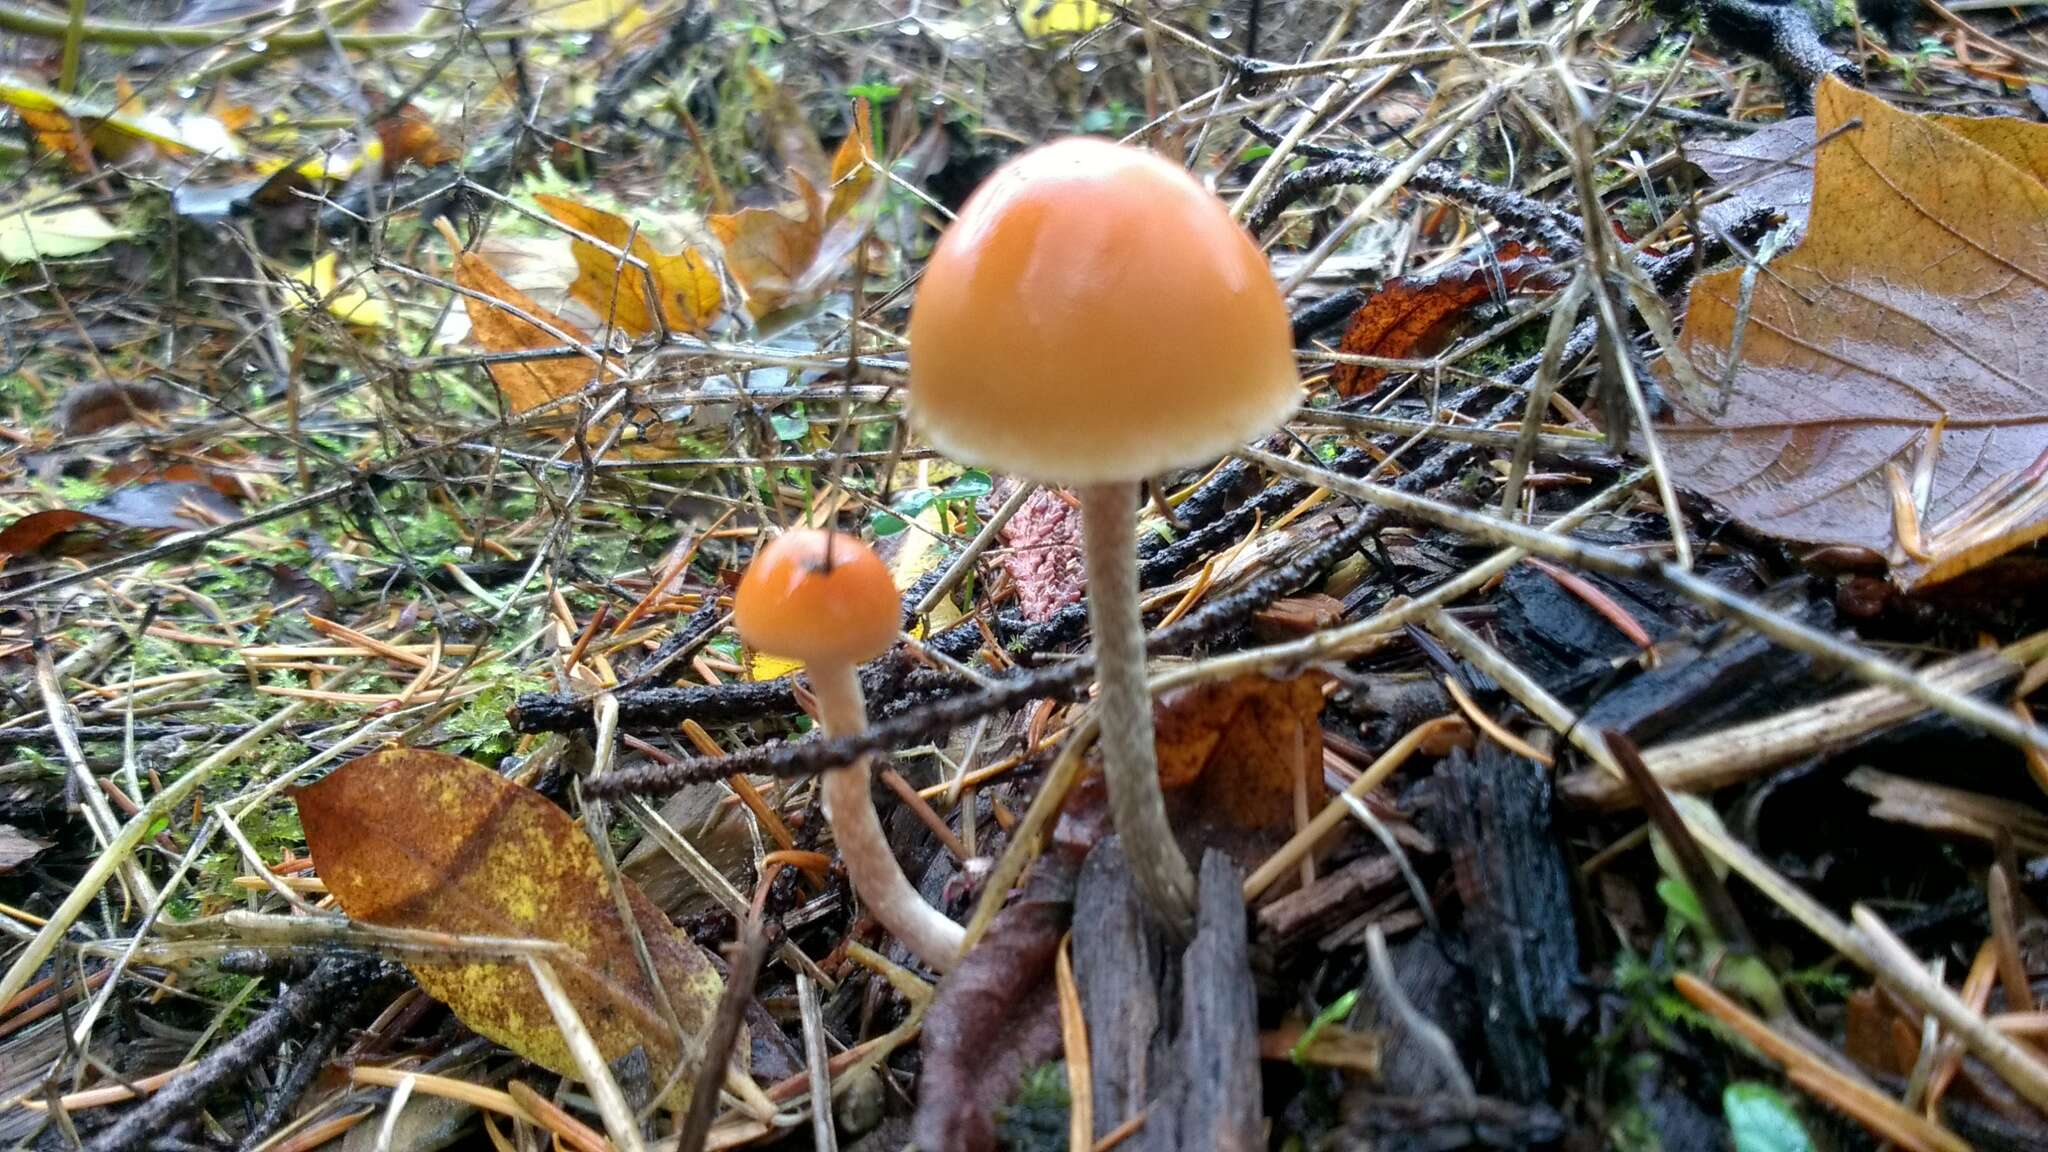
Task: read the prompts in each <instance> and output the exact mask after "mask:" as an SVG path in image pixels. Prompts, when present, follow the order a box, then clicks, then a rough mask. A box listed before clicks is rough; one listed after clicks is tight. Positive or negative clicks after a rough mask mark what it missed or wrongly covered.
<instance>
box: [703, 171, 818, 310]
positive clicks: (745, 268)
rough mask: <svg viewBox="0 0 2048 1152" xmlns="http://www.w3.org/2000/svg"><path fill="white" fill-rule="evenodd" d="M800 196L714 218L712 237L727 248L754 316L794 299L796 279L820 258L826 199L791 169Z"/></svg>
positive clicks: (729, 261)
mask: <svg viewBox="0 0 2048 1152" xmlns="http://www.w3.org/2000/svg"><path fill="white" fill-rule="evenodd" d="M789 179H790V182H791V183H792V184H794V185H796V189H797V199H796V200H795V201H794V202H792V203H788V204H780V205H777V206H776V207H773V208H742V209H740V210H739V211H737V212H728V213H724V214H721V215H717V216H713V217H711V219H710V225H711V232H712V235H714V236H716V237H718V242H719V243H720V244H722V245H724V246H725V263H726V267H728V268H730V269H732V275H733V279H735V280H738V281H739V282H740V287H742V288H744V289H746V292H747V310H748V311H749V312H751V313H753V315H754V317H755V318H756V319H759V318H760V317H762V316H766V315H767V314H769V313H770V312H773V311H775V310H776V309H778V308H780V307H782V306H783V305H784V304H787V303H790V302H791V301H792V300H793V299H794V298H795V295H796V286H797V282H798V281H799V280H801V279H802V278H803V275H804V273H805V272H807V271H809V270H810V267H811V262H812V261H813V260H814V259H816V258H817V255H818V246H819V244H820V243H821V242H822V241H823V240H824V237H825V232H824V228H825V222H824V208H823V201H822V199H821V198H820V197H819V195H818V189H817V187H816V186H815V185H813V184H812V183H811V182H810V181H809V180H808V179H806V178H805V177H804V174H803V173H801V172H798V171H797V170H796V169H794V168H792V169H790V170H789Z"/></svg>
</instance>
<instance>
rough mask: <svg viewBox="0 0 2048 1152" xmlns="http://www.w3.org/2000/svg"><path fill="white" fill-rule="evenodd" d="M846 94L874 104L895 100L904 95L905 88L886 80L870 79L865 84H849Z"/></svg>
mask: <svg viewBox="0 0 2048 1152" xmlns="http://www.w3.org/2000/svg"><path fill="white" fill-rule="evenodd" d="M846 94H847V95H848V96H850V97H852V98H853V99H855V100H866V101H868V102H870V103H873V104H880V103H882V102H883V101H885V100H894V99H895V98H897V97H898V96H901V95H903V89H902V88H900V87H898V86H897V85H894V84H890V83H887V82H885V81H881V80H870V81H868V82H867V83H865V84H849V85H847V88H846Z"/></svg>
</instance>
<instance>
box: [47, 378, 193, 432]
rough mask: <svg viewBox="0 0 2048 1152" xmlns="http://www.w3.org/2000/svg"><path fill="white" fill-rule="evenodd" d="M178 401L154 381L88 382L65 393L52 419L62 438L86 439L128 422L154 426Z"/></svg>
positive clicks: (176, 397)
mask: <svg viewBox="0 0 2048 1152" xmlns="http://www.w3.org/2000/svg"><path fill="white" fill-rule="evenodd" d="M178 401H179V395H178V393H177V392H176V391H175V390H173V389H172V388H171V387H170V386H168V385H165V384H159V383H157V382H156V381H154V380H92V381H87V382H85V383H81V384H76V385H73V386H72V387H71V389H70V390H69V391H67V392H65V393H64V399H62V400H61V401H59V402H58V403H57V410H56V412H55V415H56V417H57V427H58V428H60V429H62V430H63V432H64V434H65V435H66V436H90V435H91V434H93V433H95V432H105V431H106V430H107V429H109V428H119V427H120V426H122V425H123V424H127V423H129V422H131V421H136V422H141V423H145V424H149V423H156V419H155V418H156V416H157V414H158V413H160V412H164V411H167V410H169V409H172V408H176V407H177V406H178Z"/></svg>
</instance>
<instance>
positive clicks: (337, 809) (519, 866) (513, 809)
mask: <svg viewBox="0 0 2048 1152" xmlns="http://www.w3.org/2000/svg"><path fill="white" fill-rule="evenodd" d="M293 799H294V800H296V801H297V803H298V806H299V821H300V823H301V824H302V825H303V826H304V828H305V830H306V844H307V847H308V848H309V849H310V850H311V852H312V854H313V862H314V864H315V865H316V866H317V867H318V868H319V870H320V878H321V879H322V880H324V881H325V882H326V884H327V889H328V891H330V892H332V893H333V894H334V897H335V899H336V900H338V901H340V903H341V908H342V911H344V912H346V913H348V915H349V916H350V918H352V919H355V920H360V921H362V922H363V923H366V924H376V925H381V926H384V927H390V928H413V929H422V930H426V931H431V932H444V933H453V934H462V935H470V936H497V937H504V938H513V939H525V940H540V941H551V942H554V943H557V944H560V945H563V946H564V947H565V949H566V951H564V952H557V953H551V954H549V955H548V956H547V959H548V961H549V963H550V964H552V965H553V967H554V969H555V971H556V973H557V974H558V975H559V976H560V977H561V981H562V985H563V987H564V988H565V989H566V990H567V992H568V994H569V997H570V999H571V1000H572V1001H573V1002H574V1003H575V1006H576V1010H577V1014H578V1015H580V1016H581V1017H582V1019H583V1023H584V1026H585V1027H587V1028H588V1029H589V1031H590V1034H591V1038H592V1039H593V1040H595V1041H596V1042H597V1047H598V1051H599V1052H600V1053H601V1054H602V1055H603V1056H604V1058H605V1060H606V1061H613V1060H617V1059H618V1058H620V1057H622V1056H625V1055H626V1054H628V1053H630V1052H632V1051H633V1050H634V1049H636V1048H637V1049H640V1050H641V1051H642V1052H644V1053H645V1054H646V1057H647V1060H648V1062H649V1064H650V1066H651V1068H650V1070H651V1073H652V1076H653V1082H654V1083H655V1084H658V1085H660V1084H667V1083H668V1082H669V1080H670V1074H671V1073H672V1072H677V1071H680V1072H681V1073H682V1074H681V1075H680V1076H678V1077H676V1083H675V1086H674V1087H673V1088H672V1089H671V1090H670V1092H669V1095H668V1096H667V1097H666V1101H667V1102H668V1103H669V1104H670V1105H672V1106H673V1107H677V1108H685V1107H687V1106H688V1105H689V1096H690V1086H691V1084H692V1082H693V1080H694V1077H693V1075H692V1074H691V1070H692V1069H693V1068H694V1066H695V1064H696V1063H697V1061H698V1060H700V1059H701V1057H702V1051H703V1042H704V1035H705V1033H707V1032H708V1031H709V1030H710V1027H711V1019H712V1016H713V1014H714V1013H715V1012H716V1010H717V1007H718V999H719V996H720V995H721V993H722V991H723V988H724V982H723V981H722V980H721V979H720V978H719V975H718V972H717V970H716V969H715V968H714V967H713V966H712V964H711V960H710V958H709V957H707V956H706V955H705V954H704V952H703V950H702V949H700V948H698V947H697V945H695V944H694V943H692V942H691V941H689V940H688V939H686V938H684V937H683V936H682V934H681V933H679V932H677V931H676V929H675V928H674V927H673V926H672V925H670V924H669V922H668V919H667V918H666V917H665V916H663V915H662V914H661V911H660V909H658V908H656V907H655V906H654V905H653V904H652V903H651V902H649V900H648V899H647V897H646V896H644V895H642V894H641V892H640V889H639V888H638V887H636V886H635V885H634V884H633V882H632V881H630V880H627V879H625V878H624V877H620V878H619V884H620V885H621V886H622V887H623V888H624V892H625V899H626V904H627V906H628V907H630V908H631V909H632V913H633V922H634V924H635V925H636V926H637V927H638V929H639V934H640V937H641V938H642V939H643V940H644V941H645V942H646V945H647V954H648V957H649V959H650V960H651V961H652V964H653V968H654V974H655V977H656V979H657V981H658V982H659V984H660V987H661V992H665V993H666V998H667V1001H668V1003H669V1004H670V1005H671V1006H673V1008H674V1010H675V1018H676V1021H677V1023H679V1024H680V1025H681V1029H682V1031H681V1034H680V1035H679V1034H678V1033H677V1032H676V1030H675V1029H673V1028H671V1027H670V1025H669V1023H668V1021H667V1018H666V1016H665V1013H664V1010H663V1008H662V1002H661V1001H662V997H661V994H660V993H658V992H657V990H656V989H654V988H652V987H650V986H649V983H648V980H647V977H646V976H645V975H644V974H643V972H642V969H641V965H640V960H639V958H638V956H637V954H636V952H635V948H634V942H633V936H632V933H630V932H629V931H628V930H627V927H626V922H625V920H624V919H623V918H622V917H621V916H620V915H619V906H618V904H617V902H616V901H615V900H614V898H613V894H612V889H611V886H610V885H609V883H607V881H606V877H605V872H604V868H603V866H602V865H601V864H600V863H599V862H598V856H597V850H596V849H595V848H594V847H592V846H591V843H590V838H589V837H588V836H587V835H586V834H585V833H584V831H583V826H582V825H581V824H579V823H578V822H577V821H575V820H574V819H572V818H571V817H570V816H569V814H568V813H566V812H564V811H562V810H561V809H560V808H557V807H556V806H555V805H554V804H553V803H551V802H550V801H549V800H548V799H547V798H546V797H544V796H542V795H541V794H540V793H538V792H535V791H533V790H532V789H530V788H522V787H520V786H519V785H517V784H514V783H512V782H511V781H510V780H507V779H505V778H504V777H503V776H500V775H498V774H497V773H496V772H493V771H491V770H490V769H488V768H485V767H484V766H483V765H481V764H477V763H475V762H474V761H470V760H465V759H463V758H461V757H459V756H449V755H446V754H445V753H440V752H429V751H425V750H422V749H416V748H388V749H385V750H383V751H381V752H373V753H371V754H370V755H368V756H363V757H359V758H358V759H355V760H351V761H349V762H348V763H347V764H344V765H342V766H341V767H340V768H337V769H335V771H334V772H333V773H332V774H330V775H329V776H328V777H327V778H326V779H324V780H321V781H320V782H319V783H317V784H314V785H311V786H310V787H306V788H302V789H300V790H299V791H298V792H297V793H296V794H295V795H294V797H293ZM406 966H407V967H408V968H410V969H411V970H412V974H413V976H414V977H415V978H416V979H418V980H419V983H420V987H421V989H423V990H424V991H425V992H426V993H427V995H429V996H432V997H434V998H435V999H436V1000H439V1001H441V1002H443V1003H445V1004H447V1005H448V1007H449V1008H450V1009H452V1010H453V1011H454V1013H455V1015H456V1016H457V1017H458V1018H460V1019H461V1020H462V1022H463V1023H464V1024H467V1025H469V1027H471V1028H472V1029H474V1030H476V1032H477V1033H478V1034H480V1035H483V1036H486V1037H489V1038H490V1039H492V1040H495V1041H497V1042H498V1043H500V1044H503V1045H504V1046H505V1047H507V1048H509V1049H511V1050H512V1051H514V1052H517V1053H519V1054H520V1055H521V1056H524V1057H526V1058H527V1059H529V1060H532V1061H533V1062H535V1063H536V1064H540V1065H541V1066H543V1067H545V1068H548V1069H550V1070H552V1071H555V1072H559V1073H561V1074H563V1075H565V1076H580V1073H579V1072H578V1071H577V1068H576V1062H575V1060H574V1058H573V1057H571V1056H570V1054H569V1048H568V1045H567V1043H566V1042H565V1041H564V1040H563V1039H562V1035H561V1033H560V1032H559V1031H558V1030H557V1029H556V1027H555V1021H554V1016H553V1014H552V1013H551V1012H550V1011H549V1009H548V1006H547V1001H546V1000H545V999H544V998H543V997H542V995H541V991H540V987H539V985H537V984H535V983H534V980H533V976H532V974H531V973H530V971H529V970H528V969H527V967H526V964H525V963H524V962H523V961H521V960H519V959H488V960H484V959H478V960H467V961H453V960H451V961H444V962H433V963H428V962H412V963H408V964H407V965H406ZM739 1050H740V1051H745V1045H744V1044H742V1045H741V1047H740V1049H739Z"/></svg>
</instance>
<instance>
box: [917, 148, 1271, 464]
mask: <svg viewBox="0 0 2048 1152" xmlns="http://www.w3.org/2000/svg"><path fill="white" fill-rule="evenodd" d="M1300 400H1301V380H1300V376H1299V374H1298V373H1297V372H1296V370H1295V363H1294V338H1293V332H1292V329H1291V327H1290V322H1289V319H1288V316H1287V305H1286V302H1285V301H1284V300H1283V299H1282V298H1281V295H1280V290H1279V288H1278V287H1277V286H1276V285H1275V284H1274V282H1273V274H1272V270H1271V268H1269V267H1268V265H1267V263H1266V258H1265V257H1264V256H1262V255H1260V253H1259V250H1258V248H1257V247H1256V246H1255V245H1254V244H1253V243H1252V240H1251V237H1249V236H1247V235H1246V234H1245V232H1244V229H1242V228H1240V227H1238V225H1237V223H1236V222H1235V221H1233V220H1232V219H1231V218H1230V214H1229V212H1228V211H1227V210H1226V209H1225V208H1224V206H1223V204H1222V203H1221V202H1220V201H1218V200H1217V199H1216V197H1214V196H1212V195H1210V194H1209V191H1208V190H1207V189H1205V188H1203V187H1202V185H1201V183H1200V182H1199V181H1197V180H1196V179H1195V178H1194V177H1193V176H1191V175H1189V174H1188V172H1187V171H1186V170H1185V169H1183V168H1181V167H1180V166H1179V165H1177V164H1174V163H1172V162H1170V161H1168V160H1164V159H1161V158H1160V157H1158V156H1155V155H1153V154H1151V153H1149V152H1144V151H1141V150H1139V149H1136V148H1128V147H1125V146H1123V145H1119V144H1113V143H1111V142H1109V141H1107V140H1102V139H1097V138H1094V137H1086V136H1077V137H1072V138H1069V139H1065V140H1059V141H1056V142H1054V143H1051V144H1047V145H1044V146H1042V147H1039V148H1035V149H1033V150H1031V151H1029V152H1026V153H1024V154H1023V155H1022V156H1019V157H1017V158H1016V159H1014V160H1011V161H1010V162H1009V163H1008V164H1005V165H1004V166H1003V167H1002V168H1001V169H999V170H998V171H997V172H996V173H995V174H994V175H993V176H991V177H989V179H988V180H987V182H985V183H983V184H982V186H981V187H980V188H978V189H976V190H975V192H974V194H973V195H972V196H970V197H969V198H968V200H967V204H966V206H965V207H963V208H962V209H961V211H960V216H959V218H958V219H956V220H955V221H954V222H953V224H952V226H951V227H949V228H948V229H946V232H945V235H944V236H942V237H941V238H940V240H939V244H938V247H937V249H936V250H934V251H933V253H932V257H931V260H930V262H929V263H928V264H927V265H926V266H925V271H924V276H923V278H922V280H921V282H920V283H919V286H918V290H917V302H916V304H915V305H914V306H913V307H912V308H911V310H910V391H909V409H910V418H911V420H912V422H913V423H914V424H916V426H917V427H918V429H919V431H920V432H922V433H923V435H924V436H925V438H926V439H927V440H929V441H930V442H931V443H932V444H933V445H934V446H936V447H937V448H938V449H939V450H941V451H943V452H945V453H946V454H947V455H948V456H952V457H954V458H955V459H958V460H965V461H970V462H972V463H976V464H979V465H982V466H984V467H989V468H996V469H1000V470H1002V471H1006V472H1013V473H1016V474H1019V475H1023V476H1028V477H1031V478H1032V479H1036V480H1042V481H1048V482H1051V483H1055V484H1066V485H1081V484H1105V483H1118V482H1129V481H1134V480H1139V479H1143V478H1145V477H1148V476H1155V475H1158V474H1159V473H1162V472H1166V471H1169V470H1171V469H1174V468H1180V467H1184V466H1187V465H1191V464H1198V463H1202V462H1204V461H1207V460H1211V459H1214V458H1215V457H1217V456H1220V455H1222V454H1223V453H1225V452H1228V451H1229V450H1231V449H1232V448H1235V447H1237V446H1238V445H1240V444H1243V443H1244V442H1246V441H1248V440H1251V439H1254V438H1256V437H1259V436H1263V435H1265V434H1266V433H1268V432H1270V431H1272V430H1273V429H1274V428H1276V427H1278V426H1279V425H1280V423H1281V422H1282V421H1284V420H1285V419H1286V418H1287V416H1288V415H1289V414H1290V413H1292V412H1293V411H1294V408H1295V406H1296V405H1297V404H1298V403H1300Z"/></svg>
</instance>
